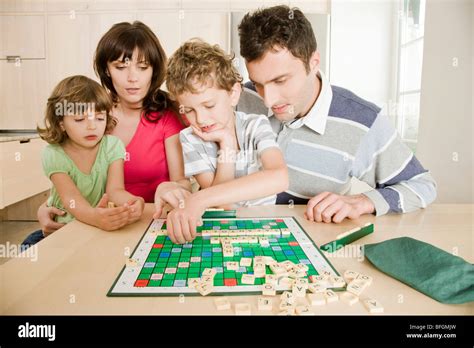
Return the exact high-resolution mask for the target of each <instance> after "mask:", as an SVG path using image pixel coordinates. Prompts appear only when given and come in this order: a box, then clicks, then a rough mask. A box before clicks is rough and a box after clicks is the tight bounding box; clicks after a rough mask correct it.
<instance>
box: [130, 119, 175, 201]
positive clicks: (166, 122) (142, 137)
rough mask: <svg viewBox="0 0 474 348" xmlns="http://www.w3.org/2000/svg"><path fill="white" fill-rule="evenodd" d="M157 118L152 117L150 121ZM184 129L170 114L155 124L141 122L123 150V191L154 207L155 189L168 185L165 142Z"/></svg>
mask: <svg viewBox="0 0 474 348" xmlns="http://www.w3.org/2000/svg"><path fill="white" fill-rule="evenodd" d="M153 116H156V114H151V118H152V117H153ZM181 129H183V126H182V125H181V123H180V122H179V120H178V118H177V116H176V115H175V114H174V113H173V112H172V111H169V110H166V111H165V113H164V115H163V116H162V117H161V118H160V120H159V121H158V122H155V123H153V122H149V121H147V120H146V119H145V118H144V117H141V118H140V122H139V123H138V127H137V130H136V131H135V134H134V135H133V138H132V140H131V141H130V143H129V144H128V145H127V147H126V151H127V153H126V158H125V164H124V179H125V189H126V190H127V191H128V192H130V193H131V194H134V195H136V196H140V197H143V199H144V200H145V202H147V203H153V202H154V198H155V190H156V187H157V186H158V185H159V184H160V183H161V182H163V181H169V179H170V177H169V173H168V163H167V162H166V151H165V140H166V139H167V138H168V137H170V136H172V135H175V134H177V133H179V132H180V131H181Z"/></svg>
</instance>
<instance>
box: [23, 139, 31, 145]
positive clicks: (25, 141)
mask: <svg viewBox="0 0 474 348" xmlns="http://www.w3.org/2000/svg"><path fill="white" fill-rule="evenodd" d="M30 140H31V139H25V140H20V144H26V143H29V142H30Z"/></svg>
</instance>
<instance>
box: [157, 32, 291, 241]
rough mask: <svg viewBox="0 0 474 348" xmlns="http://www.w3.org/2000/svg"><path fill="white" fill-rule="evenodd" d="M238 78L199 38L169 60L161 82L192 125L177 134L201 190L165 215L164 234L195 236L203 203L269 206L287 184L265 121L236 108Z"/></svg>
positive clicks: (187, 171)
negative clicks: (164, 82) (164, 79)
mask: <svg viewBox="0 0 474 348" xmlns="http://www.w3.org/2000/svg"><path fill="white" fill-rule="evenodd" d="M241 81H242V78H241V77H240V75H239V73H238V72H237V70H236V69H235V67H234V66H233V65H232V57H230V56H228V55H226V54H225V53H224V51H223V50H222V49H221V48H219V46H217V45H215V46H211V45H209V44H207V43H205V42H203V41H201V40H199V39H194V40H191V41H188V42H186V43H184V44H183V45H182V46H181V47H180V48H178V50H177V51H176V52H175V53H174V54H173V56H172V57H171V58H170V61H169V65H168V71H167V77H166V85H167V88H168V91H169V92H170V94H171V95H172V96H173V98H175V99H176V100H177V101H178V103H179V109H180V113H181V114H184V115H185V117H186V119H187V120H188V122H189V123H190V127H188V128H186V129H184V130H182V131H181V133H180V140H181V144H182V147H183V157H184V162H185V175H186V177H190V176H194V177H195V179H196V180H197V182H198V183H199V185H200V187H201V190H200V191H198V192H196V193H194V194H192V195H191V196H189V197H188V198H187V199H185V200H184V201H183V202H181V203H182V204H181V205H180V207H179V208H176V209H174V210H173V211H171V212H170V213H169V214H168V217H167V228H168V235H169V237H170V238H171V240H172V241H173V242H175V243H176V242H178V243H184V242H185V241H191V240H193V239H194V238H195V231H196V226H197V224H199V221H200V217H201V216H202V214H203V212H204V210H205V209H206V208H208V207H215V206H223V205H228V204H231V203H236V205H237V206H250V205H258V204H274V203H275V198H276V196H275V194H276V193H279V192H281V191H284V190H285V189H286V188H287V186H288V173H287V168H286V164H285V162H284V160H283V155H282V153H281V151H280V149H279V148H278V145H277V143H276V141H275V134H274V133H273V131H272V129H271V126H270V124H269V122H268V118H267V117H266V116H264V115H254V114H245V113H242V112H235V111H234V107H235V106H236V105H237V103H238V101H239V97H240V93H241V90H242V88H241Z"/></svg>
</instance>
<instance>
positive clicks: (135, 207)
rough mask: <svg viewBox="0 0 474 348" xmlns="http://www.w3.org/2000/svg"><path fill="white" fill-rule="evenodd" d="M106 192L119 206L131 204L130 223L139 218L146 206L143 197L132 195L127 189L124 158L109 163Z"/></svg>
mask: <svg viewBox="0 0 474 348" xmlns="http://www.w3.org/2000/svg"><path fill="white" fill-rule="evenodd" d="M105 192H106V193H107V194H108V196H109V197H110V200H111V201H112V202H114V203H115V204H116V205H117V206H122V205H129V206H130V208H131V212H130V220H129V223H131V222H134V221H136V220H138V219H139V218H140V217H141V215H142V213H143V208H144V207H145V200H144V199H143V198H142V197H137V196H134V195H132V194H131V193H130V192H127V191H126V190H125V184H124V174H123V160H122V159H119V160H116V161H114V162H112V163H111V164H110V165H109V169H108V171H107V186H106V188H105Z"/></svg>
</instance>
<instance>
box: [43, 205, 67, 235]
mask: <svg viewBox="0 0 474 348" xmlns="http://www.w3.org/2000/svg"><path fill="white" fill-rule="evenodd" d="M64 214H66V212H65V211H63V210H61V209H58V208H56V207H48V206H46V203H43V204H41V205H40V207H39V208H38V213H37V217H38V221H39V224H40V225H41V229H42V230H43V235H44V236H45V237H47V236H48V235H50V234H51V233H53V232H56V230H58V229H60V228H61V227H63V226H64V225H65V224H60V223H57V222H56V221H54V217H55V216H56V215H61V216H62V215H64Z"/></svg>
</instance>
